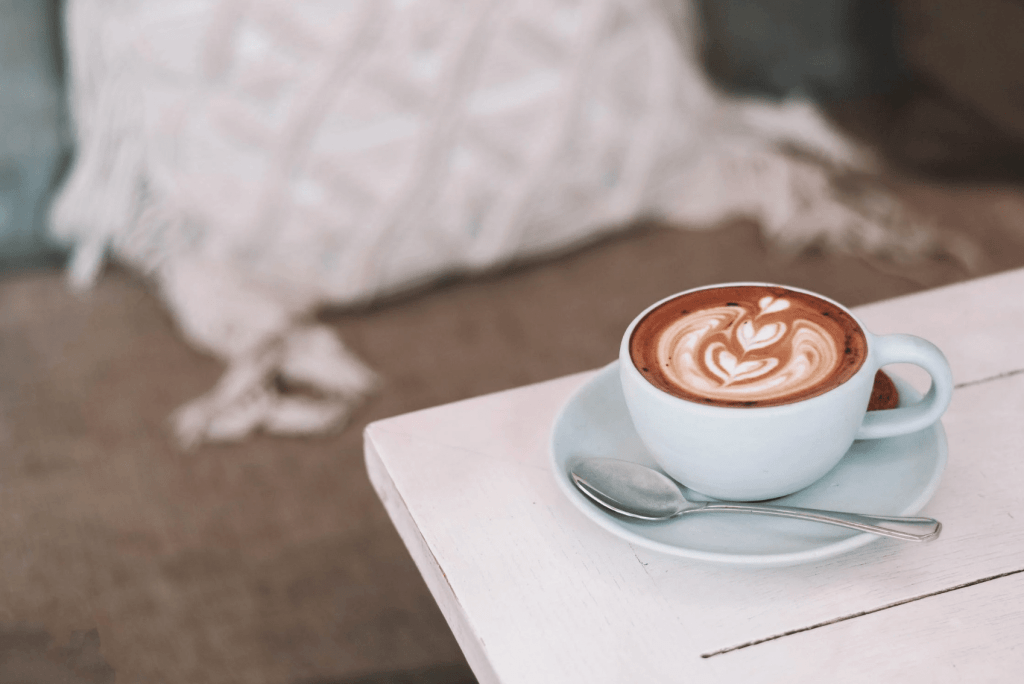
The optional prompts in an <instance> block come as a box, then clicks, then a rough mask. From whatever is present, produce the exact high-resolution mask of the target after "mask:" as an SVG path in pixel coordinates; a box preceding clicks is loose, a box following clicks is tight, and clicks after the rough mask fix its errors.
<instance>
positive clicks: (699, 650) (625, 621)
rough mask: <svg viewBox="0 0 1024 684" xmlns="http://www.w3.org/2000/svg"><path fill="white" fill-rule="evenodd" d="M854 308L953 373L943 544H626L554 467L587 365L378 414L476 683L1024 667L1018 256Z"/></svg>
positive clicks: (388, 476)
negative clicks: (825, 556) (724, 561)
mask: <svg viewBox="0 0 1024 684" xmlns="http://www.w3.org/2000/svg"><path fill="white" fill-rule="evenodd" d="M857 313H858V314H859V315H860V316H861V317H862V318H863V320H864V322H865V323H866V325H867V326H868V328H869V329H871V330H872V331H873V332H876V333H890V332H907V333H913V334H917V335H921V336H922V337H926V338H928V339H930V340H932V341H933V342H935V343H936V344H937V345H939V347H940V348H941V349H942V350H943V351H944V352H945V353H946V355H947V357H948V358H949V361H950V363H951V365H952V367H953V374H954V378H955V380H956V382H957V389H956V391H955V392H954V397H953V403H952V405H951V407H950V409H949V411H948V412H947V414H946V416H945V417H944V418H943V424H944V425H945V429H946V433H947V435H948V439H949V461H948V465H947V468H946V472H945V475H944V478H943V481H942V484H941V486H940V487H939V490H938V492H937V493H936V495H935V497H934V498H933V499H932V501H931V503H930V504H929V505H928V506H927V508H925V510H924V511H923V512H922V514H923V515H929V516H932V517H935V518H938V519H940V520H941V521H942V522H943V524H944V528H943V533H942V537H941V538H940V539H939V540H938V541H936V542H934V543H931V544H922V545H916V544H908V543H902V542H895V541H890V540H880V541H877V542H874V543H872V544H869V545H867V546H865V547H863V548H861V549H859V550H857V551H854V552H852V553H850V554H848V555H845V556H839V557H836V558H833V559H830V560H827V561H820V562H818V563H814V564H809V565H801V566H793V567H784V568H760V569H754V568H746V569H744V568H735V567H729V566H721V565H709V564H704V563H701V562H698V561H693V560H686V559H679V558H674V557H669V556H664V555H661V554H659V553H656V552H654V551H649V550H646V549H643V548H639V547H634V546H631V545H630V544H629V543H627V542H625V541H623V540H621V539H619V538H618V537H616V536H613V535H612V534H610V533H609V532H607V531H605V530H604V529H601V528H599V527H598V526H596V525H595V524H593V523H592V522H591V521H590V520H588V519H587V518H586V517H585V516H584V515H583V514H581V512H580V511H579V510H577V509H576V508H575V507H574V506H573V505H572V504H571V503H570V502H569V501H568V500H567V499H566V498H565V497H564V496H563V495H562V494H561V493H560V491H559V490H558V489H557V487H556V484H555V481H554V476H553V474H552V472H551V469H550V467H549V465H548V462H549V457H548V453H547V449H548V437H549V431H550V429H551V425H552V421H553V419H554V417H555V415H556V413H557V412H558V410H559V408H560V407H561V406H562V404H563V402H565V400H566V398H567V397H568V396H569V395H570V394H571V393H572V392H573V391H574V390H575V389H576V388H578V387H579V386H580V385H581V384H582V383H584V382H585V381H586V380H587V379H588V378H589V377H591V375H592V374H591V373H581V374H577V375H572V376H568V377H565V378H561V379H558V380H553V381H550V382H545V383H541V384H537V385H531V386H528V387H522V388H518V389H514V390H509V391H506V392H501V393H498V394H492V395H488V396H484V397H479V398H476V399H470V400H467V401H462V402H458V403H455V404H448V405H446V406H439V407H437V408H432V409H427V410H424V411H419V412H416V413H411V414H407V415H403V416H398V417H396V418H390V419H388V420H382V421H379V422H377V423H374V424H372V425H370V426H369V427H368V428H367V430H366V436H365V449H366V465H367V469H368V471H369V475H370V478H371V480H372V482H373V485H374V487H375V488H376V490H377V492H378V494H379V495H380V497H381V499H382V501H383V502H384V505H385V506H386V507H387V510H388V513H389V514H390V516H391V518H392V520H393V521H394V523H395V526H396V527H397V528H398V531H399V533H400V534H401V536H402V538H403V540H404V541H405V544H406V545H407V546H408V548H409V551H410V553H411V554H412V557H413V559H414V560H415V562H416V564H417V566H418V568H419V570H420V572H421V573H422V574H423V576H424V578H425V580H426V582H427V585H428V586H429V587H430V590H431V592H433V595H434V597H435V599H436V600H437V602H438V604H439V605H440V607H441V610H442V611H443V613H444V615H445V617H446V618H447V620H448V623H449V624H450V625H451V628H452V630H453V631H454V633H455V636H456V638H457V639H458V641H459V644H460V645H461V647H462V649H463V651H464V652H465V654H466V658H467V659H468V661H469V663H470V665H471V666H472V668H473V670H474V672H475V673H476V675H477V678H478V679H479V680H480V682H481V684H490V683H491V682H503V683H505V684H523V683H526V682H531V683H532V682H545V683H546V682H557V683H571V682H588V683H600V682H609V683H612V682H614V683H620V682H621V683H630V682H694V683H699V682H744V683H753V682H825V681H827V682H830V683H836V682H898V683H901V684H902V683H904V682H971V683H972V684H973V683H977V682H1017V681H1024V270H1019V271H1012V272H1009V273H1005V274H1000V275H996V276H992V277H988V278H983V279H978V280H974V281H971V282H968V283H964V284H959V285H954V286H950V287H946V288H941V289H936V290H930V291H928V292H924V293H920V294H917V295H912V296H908V297H902V298H899V299H894V300H889V301H886V302H881V303H878V304H873V305H870V306H866V307H861V308H860V309H858V311H857ZM904 377H909V376H908V375H907V374H905V373H904ZM911 379H912V380H914V381H915V384H920V383H921V378H920V377H917V378H911ZM924 383H925V386H926V383H927V380H926V379H925V380H924ZM922 389H923V388H922Z"/></svg>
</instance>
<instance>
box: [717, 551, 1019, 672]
mask: <svg viewBox="0 0 1024 684" xmlns="http://www.w3.org/2000/svg"><path fill="white" fill-rule="evenodd" d="M1020 573H1024V568H1019V569H1017V570H1009V571H1007V572H1001V573H999V574H997V575H990V576H988V577H982V578H980V579H976V580H971V581H970V582H964V583H963V584H957V585H955V586H952V587H946V588H945V589H939V590H938V591H930V592H928V593H926V594H921V595H919V596H911V597H910V598H906V599H901V600H899V601H894V602H892V603H887V604H885V605H884V606H878V607H877V608H870V609H868V610H862V611H859V612H856V613H851V614H850V615H843V616H840V617H837V618H833V619H831V620H825V621H823V622H818V623H815V624H813V625H808V626H807V627H799V628H797V629H791V630H788V631H786V632H781V633H779V634H773V635H772V636H767V637H764V638H762V639H755V640H753V641H748V642H746V643H743V644H737V645H736V646H729V647H728V648H723V649H719V650H717V651H712V652H710V653H702V654H701V656H700V657H701V658H713V657H715V656H719V655H724V654H726V653H732V652H733V651H739V650H740V649H744V648H750V647H751V646H757V645H758V644H763V643H766V642H768V641H775V640H776V639H781V638H782V637H787V636H792V635H793V634H800V633H802V632H809V631H811V630H812V629H818V628H820V627H827V626H828V625H834V624H836V623H839V622H845V621H847V620H852V619H854V618H859V617H863V616H864V615H871V614H872V613H879V612H881V611H883V610H888V609H890V608H895V607H897V606H902V605H905V604H907V603H913V602H915V601H920V600H921V599H926V598H930V597H932V596H939V595H940V594H948V593H949V592H951V591H957V590H959V589H966V588H967V587H973V586H975V585H977V584H984V583H985V582H991V581H993V580H997V579H1002V578H1004V577H1010V576H1012V575H1018V574H1020Z"/></svg>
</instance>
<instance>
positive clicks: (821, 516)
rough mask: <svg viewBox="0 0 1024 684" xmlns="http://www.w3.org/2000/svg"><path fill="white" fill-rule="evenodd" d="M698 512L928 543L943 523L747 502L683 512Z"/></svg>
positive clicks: (925, 519) (924, 519) (928, 519)
mask: <svg viewBox="0 0 1024 684" xmlns="http://www.w3.org/2000/svg"><path fill="white" fill-rule="evenodd" d="M698 511H733V512H736V513H756V514H758V515H777V516H781V517H783V518H797V519H798V520H813V521H815V522H822V523H828V524H829V525H838V526H840V527H848V528H850V529H851V530H858V531H860V532H870V533H872V534H878V535H881V536H883V537H893V538H894V539H904V540H907V541H931V540H932V539H935V538H936V537H938V536H939V532H941V531H942V523H940V522H939V521H938V520H933V519H931V518H912V517H901V516H891V515H865V514H861V513H842V512H838V511H819V510H816V509H813V508H792V507H790V506H773V505H770V504H749V503H727V502H709V503H707V504H705V505H703V506H701V507H700V508H693V509H690V510H688V511H684V513H691V512H693V513H696V512H698ZM879 523H891V524H898V525H903V526H906V527H909V528H910V529H918V530H923V531H922V532H908V531H905V530H900V529H896V528H890V527H882V526H880V525H879Z"/></svg>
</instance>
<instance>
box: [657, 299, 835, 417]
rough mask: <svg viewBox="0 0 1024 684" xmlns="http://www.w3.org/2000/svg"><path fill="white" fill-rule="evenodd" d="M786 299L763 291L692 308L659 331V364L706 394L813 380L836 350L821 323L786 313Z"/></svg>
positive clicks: (756, 391)
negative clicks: (755, 296)
mask: <svg viewBox="0 0 1024 684" xmlns="http://www.w3.org/2000/svg"><path fill="white" fill-rule="evenodd" d="M791 306H792V305H791V302H790V301H789V300H787V299H786V298H784V297H772V296H765V297H761V298H760V299H758V300H757V301H756V303H755V302H749V303H733V304H727V305H725V306H716V307H710V308H707V309H703V310H699V311H694V312H693V313H690V314H688V315H686V316H683V317H681V318H679V319H678V320H677V321H675V322H674V323H673V324H672V325H670V326H668V327H667V328H666V329H665V330H664V331H663V333H662V335H661V337H660V338H659V341H658V365H659V367H660V368H661V369H662V372H664V373H665V375H666V376H668V377H670V378H671V379H672V380H673V382H675V383H677V384H678V385H680V386H682V387H685V388H687V389H688V390H690V391H692V392H694V393H696V394H697V395H698V396H701V397H708V398H712V399H725V400H732V401H759V400H762V399H764V398H766V397H772V396H778V395H779V394H781V393H785V392H796V391H801V390H802V389H803V388H805V387H810V386H813V385H814V384H815V383H820V382H821V381H822V380H823V379H824V378H825V377H826V376H827V375H828V374H829V373H831V372H832V369H833V368H835V367H836V365H837V364H838V362H839V358H840V352H839V350H838V349H837V348H836V345H835V343H834V342H833V339H832V336H831V335H830V334H829V333H828V332H826V330H825V329H824V328H822V327H821V326H820V325H819V324H817V323H815V322H813V321H811V320H809V319H807V318H804V317H803V316H799V315H795V316H794V315H792V314H793V312H791V311H787V310H789V309H790V308H791ZM782 312H786V313H785V314H783V315H782V316H780V314H782Z"/></svg>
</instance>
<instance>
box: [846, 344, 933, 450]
mask: <svg viewBox="0 0 1024 684" xmlns="http://www.w3.org/2000/svg"><path fill="white" fill-rule="evenodd" d="M872 342H873V345H874V347H875V358H876V364H877V366H878V367H881V366H886V365H888V364H890V363H912V364H914V365H915V366H920V367H921V368H923V369H925V370H926V371H927V372H928V375H930V376H931V378H932V386H931V387H930V388H928V392H927V393H926V394H925V395H924V398H923V399H921V401H919V402H917V403H916V404H912V405H911V406H902V407H900V408H896V409H889V410H885V411H869V412H868V413H867V415H865V416H864V422H863V423H861V426H860V430H859V431H858V432H857V439H880V438H883V437H895V436H897V435H905V434H907V433H910V432H917V431H918V430H923V429H924V428H926V427H928V426H929V425H931V424H932V423H934V422H935V421H937V420H938V419H939V417H940V416H941V415H942V414H943V412H944V411H945V410H946V408H947V407H948V406H949V402H950V400H951V399H952V398H953V371H952V370H950V368H949V362H948V361H946V357H945V356H944V355H943V354H942V352H941V351H940V350H939V348H938V347H936V346H935V345H934V344H932V343H931V342H929V341H928V340H925V339H922V338H920V337H915V336H914V335H881V336H877V337H875V338H874V340H872Z"/></svg>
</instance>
